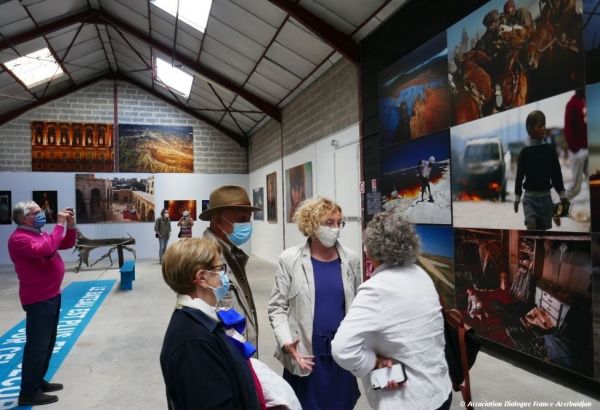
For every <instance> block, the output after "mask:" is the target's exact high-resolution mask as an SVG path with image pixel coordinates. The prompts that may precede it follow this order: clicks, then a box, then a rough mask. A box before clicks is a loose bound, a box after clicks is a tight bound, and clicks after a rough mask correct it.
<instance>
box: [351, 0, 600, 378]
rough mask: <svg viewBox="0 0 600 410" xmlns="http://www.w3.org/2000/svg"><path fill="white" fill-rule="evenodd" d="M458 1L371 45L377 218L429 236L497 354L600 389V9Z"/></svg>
mask: <svg viewBox="0 0 600 410" xmlns="http://www.w3.org/2000/svg"><path fill="white" fill-rule="evenodd" d="M425 3H426V4H425ZM450 3H451V4H449V2H443V1H441V0H440V1H431V2H418V1H411V2H408V3H407V4H406V5H405V6H404V7H403V8H402V9H400V11H399V12H398V13H396V14H395V15H394V16H392V17H391V18H390V19H389V20H388V21H387V22H386V23H384V24H383V25H382V26H380V27H379V28H378V29H377V30H376V31H375V32H374V33H372V34H371V35H370V36H369V37H368V38H367V39H365V40H364V41H363V42H362V43H361V84H362V90H361V91H362V109H363V112H362V116H363V125H362V134H363V140H362V149H363V155H362V159H363V169H364V173H363V181H364V182H365V184H368V185H369V186H372V187H373V186H375V187H377V188H378V189H377V191H378V192H367V193H365V195H364V197H363V210H364V215H363V216H364V219H365V221H369V220H370V218H372V216H373V212H369V209H372V208H373V209H375V208H379V209H382V210H388V211H389V210H392V209H399V210H400V211H401V212H402V213H403V214H404V215H405V216H406V217H407V219H408V220H409V221H411V222H414V223H417V224H418V225H417V233H418V234H419V236H420V237H421V241H422V244H423V253H422V255H421V257H420V258H419V261H418V263H419V265H420V266H422V267H423V268H425V270H426V271H427V272H428V273H429V274H430V276H431V277H432V279H433V281H434V283H435V285H436V288H437V289H438V292H439V293H440V295H441V297H442V300H444V302H445V303H446V304H447V305H451V306H454V307H456V308H457V309H459V310H460V311H461V313H462V315H463V319H464V320H465V321H466V322H467V323H468V324H469V325H471V326H473V327H474V328H475V329H476V330H477V332H478V333H479V335H480V336H481V337H482V338H483V339H484V340H485V341H486V345H487V346H490V347H493V346H495V345H497V346H502V347H503V348H508V349H510V350H511V351H513V352H515V354H516V355H517V357H519V358H521V359H522V360H523V361H530V360H531V358H532V357H533V358H535V359H533V360H537V363H538V365H539V367H546V368H548V364H550V368H551V369H556V370H557V371H558V372H559V373H561V372H562V374H563V375H577V376H578V377H580V378H579V379H577V380H580V381H582V383H583V381H585V380H587V381H590V380H595V381H596V383H598V382H600V352H599V351H598V350H600V332H599V330H598V329H599V327H598V317H594V314H593V313H596V316H598V313H597V312H598V306H600V292H598V283H596V282H598V280H599V279H598V272H599V271H600V265H599V264H600V262H599V260H600V259H599V258H598V257H597V255H598V252H599V251H598V249H597V248H598V239H597V238H598V236H599V232H598V226H599V225H600V223H599V222H598V220H599V219H600V218H599V216H598V212H599V211H598V210H600V193H599V192H600V177H598V175H600V165H598V164H599V163H600V160H599V159H598V158H600V154H599V152H600V148H598V147H599V146H600V132H599V131H598V129H599V126H598V124H597V122H598V118H600V115H599V114H600V111H599V109H600V83H599V82H598V81H600V79H599V78H598V77H597V74H598V73H597V70H596V71H595V72H592V70H591V68H592V66H593V62H594V61H595V59H597V56H598V52H599V50H600V43H599V42H598V38H599V37H598V36H597V34H598V33H599V32H600V19H598V16H597V15H598V10H600V1H598V0H584V1H583V2H580V1H572V2H552V1H542V2H538V1H537V0H523V1H519V2H505V1H503V0H493V1H489V2H483V1H465V2H450ZM431 10H435V13H432V12H431ZM424 21H427V24H426V25H423V24H420V23H422V22H424ZM397 39H403V41H396V40H397ZM440 57H443V58H442V59H440ZM442 60H443V61H442ZM440 67H445V70H446V71H444V73H443V75H442V74H440ZM586 67H587V70H586ZM444 96H446V97H445V98H444ZM444 101H446V103H445V104H444ZM534 111H540V112H542V113H543V114H544V117H545V118H544V117H542V118H544V119H545V121H544V123H543V124H542V123H541V122H540V120H539V118H540V114H539V113H536V114H533V115H532V116H530V114H531V113H532V112H534ZM528 117H529V118H530V119H529V120H528ZM440 121H441V122H443V124H440ZM544 126H545V130H544V129H543V127H544ZM535 129H539V130H541V131H535ZM588 136H589V138H588ZM588 139H589V141H588ZM588 144H589V145H588ZM540 147H541V148H540ZM440 150H443V151H444V153H441V152H440ZM541 151H543V155H542V156H540V157H536V155H537V154H538V153H539V152H541ZM446 152H447V155H446ZM430 157H431V158H433V161H429V160H430ZM532 158H536V159H535V160H533V159H532ZM440 160H441V161H440ZM424 163H431V166H430V167H429V168H427V166H426V164H424ZM588 164H589V165H588ZM436 167H437V169H436ZM373 181H375V182H374V183H373ZM444 184H447V185H448V186H447V188H444V189H442V188H443V187H444ZM375 194H380V195H375ZM442 194H443V195H442ZM379 196H381V204H375V205H374V204H372V203H371V202H372V200H373V198H378V197H379ZM446 196H447V201H446V202H447V203H444V198H445V197H446ZM540 198H541V199H540ZM561 198H567V199H568V200H569V203H570V204H571V210H570V214H569V216H565V217H557V216H556V215H555V214H553V212H554V210H555V208H556V206H555V204H557V203H559V202H560V200H561ZM369 201H370V202H369ZM440 203H442V204H443V205H444V206H443V207H442V209H435V210H434V209H433V208H434V207H439V206H440ZM563 205H564V204H563ZM536 207H537V208H536ZM445 209H447V212H448V215H447V216H444V212H446V211H444V210H445ZM595 386H596V387H597V384H595Z"/></svg>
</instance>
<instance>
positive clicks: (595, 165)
mask: <svg viewBox="0 0 600 410" xmlns="http://www.w3.org/2000/svg"><path fill="white" fill-rule="evenodd" d="M586 96H587V102H588V103H587V104H588V105H587V112H588V115H587V125H588V133H587V135H588V150H589V163H588V169H587V171H588V174H589V176H590V178H589V184H590V198H589V202H590V204H589V205H590V209H591V212H592V215H591V218H592V232H600V83H597V84H594V85H588V86H587V87H586ZM584 188H585V187H584ZM583 192H584V193H585V189H583Z"/></svg>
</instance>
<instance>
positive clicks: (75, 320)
mask: <svg viewBox="0 0 600 410" xmlns="http://www.w3.org/2000/svg"><path fill="white" fill-rule="evenodd" d="M115 282H116V280H92V281H84V282H73V283H71V284H69V285H68V286H67V287H66V288H64V289H63V291H62V303H61V310H60V320H59V322H58V334H57V336H56V344H55V345H54V353H53V354H52V359H51V360H50V367H49V368H48V371H47V372H46V380H52V377H53V376H54V374H55V373H56V371H57V370H58V368H59V367H60V365H61V364H62V362H63V361H64V360H65V358H66V357H67V354H68V353H69V351H70V350H71V348H72V347H73V346H74V345H75V342H76V341H77V339H78V338H79V336H80V335H81V333H82V332H83V330H84V329H85V327H86V326H87V325H88V323H89V322H90V320H91V319H92V317H93V316H94V314H95V313H96V311H97V310H98V308H99V307H100V305H101V304H102V302H103V301H104V299H105V298H106V296H107V295H108V294H109V293H110V291H111V289H112V287H113V285H114V284H115ZM24 347H25V320H22V321H21V322H20V323H19V324H17V325H16V326H14V327H13V328H12V329H10V330H9V331H8V332H6V333H5V334H3V335H2V336H0V409H14V408H19V409H29V408H31V407H30V406H27V407H25V406H22V407H18V406H17V404H18V399H19V390H20V386H21V361H22V360H23V348H24ZM52 394H58V395H59V396H60V392H57V393H52ZM59 401H60V399H59Z"/></svg>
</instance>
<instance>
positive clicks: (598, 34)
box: [583, 0, 600, 84]
mask: <svg viewBox="0 0 600 410" xmlns="http://www.w3.org/2000/svg"><path fill="white" fill-rule="evenodd" d="M583 46H584V48H585V66H586V73H585V74H586V82H587V83H588V84H593V83H597V82H599V81H600V70H598V67H599V66H600V0H583Z"/></svg>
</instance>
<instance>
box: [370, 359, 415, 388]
mask: <svg viewBox="0 0 600 410" xmlns="http://www.w3.org/2000/svg"><path fill="white" fill-rule="evenodd" d="M369 374H370V377H371V387H373V390H379V389H383V388H384V387H386V386H387V384H388V381H390V380H394V381H395V382H396V383H398V384H400V383H404V382H405V381H406V370H404V365H403V364H402V363H396V364H395V365H393V366H392V367H382V368H381V369H375V370H372V371H371V373H369Z"/></svg>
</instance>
